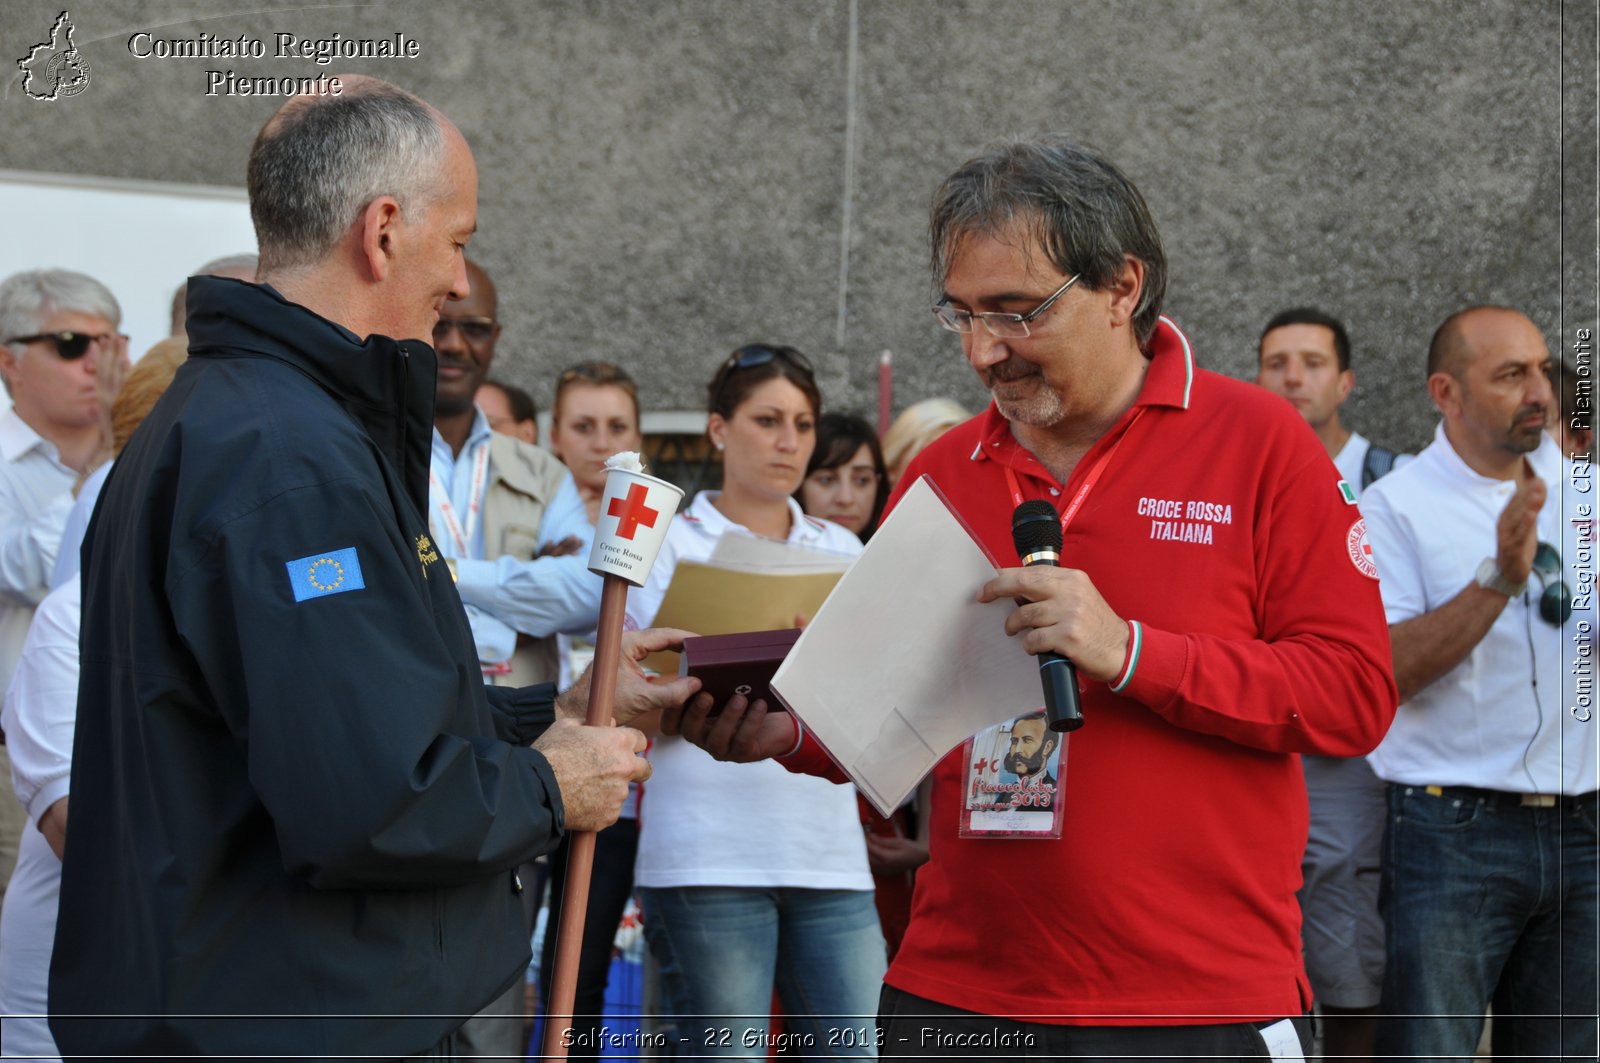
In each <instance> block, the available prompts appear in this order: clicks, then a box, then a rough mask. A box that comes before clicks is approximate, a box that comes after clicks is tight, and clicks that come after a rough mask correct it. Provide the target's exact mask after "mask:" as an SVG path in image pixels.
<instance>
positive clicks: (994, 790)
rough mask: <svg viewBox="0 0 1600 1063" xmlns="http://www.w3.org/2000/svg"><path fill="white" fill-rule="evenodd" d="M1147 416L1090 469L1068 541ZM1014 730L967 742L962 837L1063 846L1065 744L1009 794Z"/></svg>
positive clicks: (1066, 519) (1011, 478) (1016, 492)
mask: <svg viewBox="0 0 1600 1063" xmlns="http://www.w3.org/2000/svg"><path fill="white" fill-rule="evenodd" d="M1144 411H1145V408H1144V407H1140V408H1139V410H1138V411H1136V412H1135V413H1134V415H1133V417H1132V419H1130V420H1129V421H1128V425H1127V427H1126V428H1124V429H1123V430H1122V434H1121V435H1119V436H1118V437H1117V439H1116V441H1115V442H1114V443H1112V444H1111V446H1109V447H1107V448H1106V450H1105V451H1104V452H1103V453H1102V454H1101V455H1100V457H1098V458H1096V459H1095V461H1094V464H1092V465H1090V466H1089V471H1088V473H1087V474H1086V475H1085V476H1084V478H1083V483H1082V484H1081V485H1080V486H1079V487H1078V492H1077V494H1075V495H1073V496H1072V501H1071V502H1070V503H1069V504H1068V505H1067V508H1066V509H1065V510H1064V511H1062V513H1061V535H1062V538H1063V539H1065V538H1066V533H1067V525H1069V524H1071V523H1072V518H1073V517H1075V516H1077V514H1078V510H1079V509H1081V508H1083V503H1084V501H1085V500H1086V499H1087V498H1088V497H1089V492H1090V491H1091V490H1092V489H1093V488H1094V485H1095V484H1096V483H1098V482H1099V480H1100V474H1101V473H1103V472H1105V470H1106V466H1107V465H1109V464H1110V463H1111V458H1112V456H1113V455H1115V454H1116V452H1117V448H1118V447H1120V446H1122V441H1123V440H1124V439H1126V438H1127V437H1128V433H1129V432H1131V431H1132V430H1133V426H1134V425H1135V424H1136V423H1138V420H1139V418H1140V417H1141V416H1143V415H1144ZM1003 468H1004V469H1005V476H1006V484H1007V486H1008V487H1010V489H1011V500H1012V502H1013V503H1014V504H1015V505H1018V506H1020V505H1022V503H1023V501H1024V499H1023V497H1022V484H1021V483H1020V482H1018V480H1017V474H1016V472H1015V471H1014V470H1013V469H1012V468H1011V466H1009V465H1006V466H1003ZM1014 724H1015V721H1012V723H1010V724H1004V723H1001V724H995V725H994V726H993V727H990V728H988V729H986V730H983V731H980V732H978V734H976V735H974V736H973V737H972V738H969V739H968V740H967V743H966V774H965V776H964V777H963V778H964V781H963V792H964V794H965V797H964V798H963V800H962V802H961V806H960V816H959V820H958V824H957V835H958V836H959V837H962V838H985V839H995V840H1009V839H1027V838H1032V839H1041V840H1059V839H1060V837H1061V829H1062V822H1063V819H1064V814H1065V811H1066V802H1065V801H1062V800H1060V796H1061V793H1060V787H1061V785H1062V783H1063V782H1064V774H1063V772H1064V768H1065V766H1066V756H1065V753H1064V750H1063V745H1064V743H1058V744H1057V746H1056V748H1055V750H1054V751H1053V752H1052V753H1051V755H1050V758H1049V760H1048V761H1047V762H1046V763H1045V764H1044V765H1042V766H1041V770H1040V771H1039V772H1038V773H1036V778H1035V781H1034V782H1033V783H1031V784H1030V783H1028V782H1026V781H1024V780H1021V779H1019V780H1018V781H1017V782H1016V783H1013V784H1009V788H1008V784H1004V783H1001V782H999V776H998V772H999V770H1000V766H1001V765H1002V764H1004V763H1005V758H1006V753H1007V747H1008V745H1009V736H1008V734H1007V733H1006V731H1005V730H1003V729H1005V728H1009V727H1011V726H1013V725H1014ZM1052 772H1053V773H1054V778H1055V782H1054V783H1053V784H1044V783H1041V782H1039V781H1038V780H1042V779H1044V778H1049V777H1050V775H1051V773H1052ZM991 775H992V776H994V778H993V779H991V778H990V776H991Z"/></svg>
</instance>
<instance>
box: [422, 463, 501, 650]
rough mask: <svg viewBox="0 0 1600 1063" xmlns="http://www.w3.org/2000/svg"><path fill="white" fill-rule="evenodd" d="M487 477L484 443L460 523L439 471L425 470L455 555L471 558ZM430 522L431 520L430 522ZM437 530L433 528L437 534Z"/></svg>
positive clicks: (431, 495)
mask: <svg viewBox="0 0 1600 1063" xmlns="http://www.w3.org/2000/svg"><path fill="white" fill-rule="evenodd" d="M488 479H489V445H488V444H487V443H485V444H484V445H483V446H481V447H479V448H478V452H477V453H476V454H474V455H473V456H472V479H471V481H470V482H469V490H470V492H471V493H470V494H468V495H467V524H466V527H464V528H463V527H462V526H461V522H460V521H459V520H457V519H456V507H455V506H454V505H453V504H452V503H451V501H450V493H449V492H448V491H446V490H445V489H444V484H443V483H441V482H440V481H439V474H438V473H436V472H434V471H433V468H432V467H431V466H430V467H429V469H428V484H429V486H430V487H431V488H432V490H431V491H430V492H429V495H430V497H432V498H436V499H438V500H439V505H438V509H439V517H440V519H441V520H442V521H443V522H444V527H445V531H446V532H448V533H449V535H450V541H451V543H452V544H453V545H454V546H455V556H456V557H471V556H472V551H471V549H470V547H471V543H472V533H473V532H474V531H475V530H477V527H478V515H479V514H480V513H482V512H483V485H484V483H485V482H486V481H487V480H488ZM430 523H431V522H430ZM438 534H439V530H438V529H437V528H435V529H434V535H435V536H438ZM481 667H482V669H483V674H484V675H510V674H511V662H510V661H498V662H495V663H491V664H484V665H482V666H481Z"/></svg>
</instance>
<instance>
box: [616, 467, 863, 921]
mask: <svg viewBox="0 0 1600 1063" xmlns="http://www.w3.org/2000/svg"><path fill="white" fill-rule="evenodd" d="M716 496H717V493H716V492H714V491H702V492H700V493H699V494H698V495H696V496H695V498H694V501H693V502H691V503H690V504H689V508H688V509H687V510H685V511H684V512H683V513H680V514H678V515H677V516H676V517H674V518H673V521H672V524H671V525H670V526H669V527H668V529H667V538H666V541H665V542H664V543H663V544H662V547H661V553H660V555H659V556H658V557H657V559H656V564H655V568H653V569H652V570H651V572H650V579H649V580H648V581H647V582H646V583H645V585H644V586H643V587H641V588H639V589H638V590H637V591H634V592H633V593H632V594H630V595H629V596H628V615H629V617H630V618H632V620H633V621H634V622H635V623H636V624H638V626H640V627H648V626H649V624H650V621H651V620H653V619H654V618H655V615H656V612H657V610H659V609H660V608H661V600H662V598H663V597H665V595H666V593H667V585H668V584H670V583H671V582H672V573H673V570H674V569H675V568H676V567H677V564H678V562H679V561H683V560H689V561H703V560H705V559H706V558H708V557H710V556H711V551H712V549H713V548H714V547H715V546H716V543H717V540H718V539H719V538H721V537H722V534H723V533H724V532H726V531H728V530H730V529H734V530H736V533H744V534H750V532H749V531H748V529H746V528H744V527H743V526H741V525H738V524H734V523H733V522H732V521H730V520H728V518H726V517H724V516H723V515H722V513H721V512H720V511H718V510H717V508H716V507H715V506H714V505H712V504H711V503H712V499H714V498H715V497H716ZM789 512H790V521H791V524H790V531H789V542H790V543H793V544H794V545H796V546H804V547H807V548H809V549H815V550H831V551H833V552H835V553H840V554H848V555H855V554H858V553H860V552H861V542H860V540H858V539H857V538H856V537H855V536H854V535H853V534H851V533H850V532H849V531H848V530H846V529H844V528H841V527H840V526H839V525H837V524H830V523H829V522H827V521H825V520H817V519H815V518H812V517H807V516H806V515H805V514H804V513H802V512H801V510H800V507H799V505H797V504H796V503H795V502H794V501H793V500H792V499H791V500H790V502H789ZM650 763H651V767H652V768H653V769H654V774H652V775H651V777H650V781H649V782H647V783H645V784H644V793H643V796H642V797H641V799H640V801H639V858H638V863H637V865H636V868H635V872H634V881H635V882H636V883H637V884H638V885H640V886H654V887H673V886H799V887H806V888H810V889H846V890H870V889H872V876H871V874H870V873H869V872H868V870H867V848H866V843H865V841H864V840H863V837H862V833H861V819H860V816H859V815H858V813H857V808H856V796H855V790H854V788H852V787H850V786H848V785H843V784H839V783H831V782H827V781H826V780H823V779H818V778H814V777H812V776H808V775H796V774H794V773H793V772H789V771H786V770H784V769H783V768H782V767H780V766H779V765H778V764H776V763H775V762H773V761H770V760H764V761H758V762H757V763H754V764H724V763H720V762H718V761H715V760H712V759H711V756H710V754H708V753H706V752H705V751H704V750H702V749H700V748H698V747H696V746H693V745H691V744H690V743H688V742H686V741H684V740H683V739H681V738H672V737H660V738H657V739H656V740H655V742H654V743H653V744H652V746H651V748H650Z"/></svg>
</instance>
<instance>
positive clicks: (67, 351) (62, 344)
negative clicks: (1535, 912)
mask: <svg viewBox="0 0 1600 1063" xmlns="http://www.w3.org/2000/svg"><path fill="white" fill-rule="evenodd" d="M113 339H126V337H125V336H123V335H122V333H120V332H101V333H98V334H96V335H90V334H89V333H87V332H67V331H62V332H41V333H39V334H38V335H37V336H13V337H11V338H10V339H9V340H6V342H7V343H44V342H46V341H49V342H50V343H53V344H55V347H56V357H57V358H60V359H61V360H62V361H63V362H75V361H77V360H78V359H79V358H82V357H83V356H84V355H85V354H88V353H89V345H90V344H91V343H95V344H99V345H100V346H102V347H104V346H105V345H106V344H107V343H109V342H111V340H113Z"/></svg>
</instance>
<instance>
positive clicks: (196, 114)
mask: <svg viewBox="0 0 1600 1063" xmlns="http://www.w3.org/2000/svg"><path fill="white" fill-rule="evenodd" d="M60 10H61V4H60V0H51V2H48V3H47V2H40V0H6V2H5V4H4V7H3V9H0V44H3V47H0V58H4V59H5V60H6V63H7V68H8V70H14V67H11V66H10V64H11V63H12V61H13V60H14V58H15V57H19V56H21V55H23V54H24V53H25V52H26V50H27V48H28V46H29V45H31V44H33V43H35V42H36V41H37V40H38V39H39V38H40V37H41V36H42V35H43V34H44V33H45V32H47V31H48V28H49V25H50V23H51V22H52V21H53V20H54V18H55V16H56V15H57V13H58V12H59V11H60ZM246 10H248V11H250V12H253V13H244V12H245V11H246ZM71 12H72V16H73V19H74V21H75V23H76V25H77V33H78V37H77V43H78V45H79V47H80V48H81V49H82V50H83V52H84V55H85V56H86V57H87V58H88V59H89V61H90V63H91V65H92V72H93V80H92V84H91V85H90V87H89V88H88V89H87V90H86V91H84V92H83V93H82V94H80V95H78V96H76V97H73V98H71V99H66V100H58V101H55V102H53V103H48V104H46V103H40V102H37V101H32V100H27V99H25V98H23V96H22V94H21V92H20V90H19V87H18V84H17V79H16V78H15V77H13V78H12V80H11V81H10V83H9V84H8V85H7V86H6V92H5V95H4V97H3V99H0V116H3V128H4V135H3V136H0V167H6V168H15V169H24V170H56V169H73V170H76V171H78V172H84V173H91V174H98V175H106V176H115V177H131V178H145V179H161V180H175V181H185V182H203V183H215V184H232V185H237V184H241V183H242V181H243V169H244V163H245V158H246V155H247V151H248V147H249V142H250V139H251V137H252V136H253V134H254V132H255V130H256V129H257V128H258V127H259V126H260V124H261V122H262V121H263V120H264V119H265V118H266V117H267V115H268V114H269V113H270V112H271V111H272V110H273V109H274V108H275V106H276V105H277V102H279V101H277V100H273V99H264V98H243V97H231V98H229V97H220V96H219V97H207V96H206V95H205V89H206V76H205V71H206V70H207V69H233V70H235V71H237V72H238V73H239V74H241V75H252V76H253V75H264V74H265V75H274V76H284V75H294V76H299V75H305V74H316V73H319V72H320V73H327V72H337V71H341V70H355V71H361V72H370V73H375V74H378V75H380V76H383V77H387V78H390V79H392V80H394V81H396V82H398V83H400V84H402V85H405V86H406V87H408V88H411V89H413V90H415V91H416V92H418V93H419V94H421V95H422V96H423V97H425V98H426V99H428V100H429V101H431V102H433V103H435V104H436V105H438V106H439V107H440V108H441V109H442V110H443V111H444V112H445V113H446V114H448V115H450V116H451V117H452V118H453V119H454V120H455V121H456V122H457V123H458V124H459V125H460V126H461V128H462V129H463V131H464V132H465V133H466V135H467V137H468V139H469V140H470V141H471V142H472V144H473V146H474V149H475V150H476V152H477V157H478V163H479V167H480V171H481V175H482V178H481V190H480V231H479V235H478V237H477V239H476V240H475V241H474V244H473V254H474V256H475V257H476V258H478V259H479V260H480V261H481V262H482V263H483V264H484V265H485V266H486V267H487V268H488V269H489V270H490V272H491V273H492V274H493V275H494V276H495V278H496V279H497V281H498V282H499V286H500V293H501V299H502V316H503V317H504V319H505V325H506V330H505V337H504V339H503V340H502V343H501V348H502V358H503V359H504V363H505V364H504V365H502V366H501V367H500V371H501V372H502V373H503V374H504V375H505V376H506V377H508V378H510V379H512V380H514V381H516V382H519V383H522V384H524V385H527V386H529V387H530V388H531V389H532V390H533V391H534V392H535V394H536V395H537V396H538V397H539V398H540V399H541V400H545V401H547V400H548V397H549V394H550V384H551V382H552V381H553V377H554V375H555V373H556V371H557V370H558V369H559V368H560V367H561V366H563V365H565V364H567V363H569V362H571V361H574V360H577V359H580V358H592V357H605V358H610V359H613V360H616V361H618V362H621V363H622V364H624V365H626V366H628V367H629V368H630V369H632V370H633V371H634V372H635V373H636V375H637V376H638V377H639V379H640V381H641V383H642V384H643V386H644V388H645V390H646V393H647V395H648V396H649V398H650V401H651V404H652V405H654V406H659V407H679V408H694V407H698V406H699V404H700V402H701V389H702V385H703V383H704V381H705V380H706V379H707V378H708V377H709V375H710V372H711V369H712V367H713V365H714V363H715V362H716V361H717V359H718V358H719V357H720V356H722V355H724V354H725V353H726V352H727V351H728V350H730V349H731V348H732V347H734V346H735V345H737V344H739V343H742V342H745V341H747V340H751V339H756V338H765V339H770V340H775V341H782V342H789V343H793V344H796V345H797V346H799V347H801V348H802V349H804V350H806V351H807V352H809V353H811V354H813V355H814V356H815V358H816V360H817V362H818V363H819V367H820V369H821V378H822V381H823V384H824V386H825V391H826V395H827V398H828V401H829V403H830V405H832V406H835V407H843V408H855V409H858V410H860V411H863V412H866V411H868V410H870V409H871V408H872V407H873V404H874V401H875V399H874V395H875V391H874V388H875V379H876V371H875V364H876V359H877V355H878V352H879V351H881V350H883V349H886V348H887V349H890V350H892V351H894V352H895V355H896V358H897V366H898V372H897V389H896V406H897V407H900V406H904V405H905V404H907V403H909V402H911V401H914V400H916V399H920V398H924V397H927V396H929V395H934V394H950V395H954V396H956V397H958V398H960V399H962V400H964V401H966V402H968V403H969V404H970V405H972V406H974V407H976V406H977V405H978V404H979V403H980V402H981V401H982V398H983V396H982V392H981V390H980V389H979V388H978V386H977V385H976V383H975V381H974V380H973V379H972V376H971V373H970V371H969V370H968V369H967V368H966V366H965V364H964V363H963V362H962V360H961V357H960V353H959V348H958V346H957V344H956V342H955V340H954V338H953V337H950V336H948V335H947V334H944V333H941V332H940V331H938V329H937V328H936V326H935V325H934V322H933V320H932V317H931V315H930V314H929V313H928V309H927V308H928V305H929V302H930V288H929V282H928V277H927V271H926V258H927V252H926V247H925V210H926V205H927V202H928V199H929V197H930V195H931V193H932V192H933V189H934V187H935V186H936V184H937V183H938V181H939V179H940V178H941V177H942V176H943V175H944V174H945V173H947V172H948V171H949V170H950V169H952V168H953V167H954V166H955V165H957V164H959V163H960V162H961V161H962V160H963V159H964V158H965V157H967V156H968V155H969V154H971V153H972V152H973V151H974V150H975V149H976V148H977V147H979V146H980V145H981V144H982V143H983V142H984V140H985V139H986V138H988V137H990V136H993V135H996V134H1003V133H1027V132H1032V131H1040V130H1063V131H1067V132H1070V133H1071V134H1073V135H1075V136H1077V137H1079V138H1081V139H1083V140H1086V141H1088V142H1090V143H1093V144H1096V145H1098V146H1099V147H1101V148H1103V149H1104V150H1106V151H1107V152H1109V153H1110V154H1111V155H1112V156H1113V157H1114V158H1115V159H1117V160H1118V161H1119V162H1120V164H1121V165H1122V166H1123V167H1124V168H1125V169H1126V170H1127V171H1128V172H1129V173H1130V174H1131V175H1132V176H1133V178H1134V179H1135V181H1136V182H1138V183H1139V185H1140V186H1141V187H1142V189H1143V190H1144V192H1145V194H1146V196H1147V198H1148V199H1149V201H1150V204H1151V207H1152V209H1153V210H1154V213H1155V215H1156V218H1157V221H1158V222H1159V224H1160V225H1161V227H1162V230H1163V234H1164V237H1165V240H1166V244H1167V247H1168V251H1169V254H1170V256H1171V259H1172V278H1171V284H1170V288H1169V301H1168V311H1169V312H1170V313H1171V314H1172V315H1173V316H1174V317H1175V318H1176V319H1177V320H1178V321H1179V322H1180V324H1182V325H1184V326H1185V327H1186V328H1187V329H1188V330H1189V331H1190V333H1191V335H1192V337H1193V338H1194V340H1195V343H1196V348H1197V350H1198V352H1199V354H1200V358H1201V361H1202V362H1203V363H1204V364H1205V365H1208V366H1209V367H1211V368H1214V369H1218V370H1221V371H1223V372H1227V373H1231V374H1234V375H1248V374H1250V373H1253V369H1254V350H1255V340H1256V336H1257V333H1258V330H1259V328H1260V325H1261V323H1262V322H1263V321H1264V320H1265V319H1266V318H1267V317H1268V316H1269V315H1270V314H1271V313H1273V312H1274V311H1275V310H1278V309H1281V308H1283V307H1284V306H1286V305H1289V304H1293V303H1300V302H1312V303H1316V304H1319V305H1322V306H1324V307H1326V308H1328V309H1330V310H1332V311H1333V312H1335V313H1337V314H1340V315H1342V316H1343V317H1345V319H1346V320H1347V321H1348V323H1349V325H1350V329H1351V332H1352V335H1353V337H1354V342H1355V346H1356V358H1357V365H1356V368H1357V372H1358V387H1357V393H1356V399H1355V400H1354V405H1353V407H1352V408H1351V410H1350V419H1351V420H1352V421H1353V422H1354V423H1355V424H1356V425H1357V426H1359V427H1361V428H1362V429H1364V430H1366V431H1368V432H1369V434H1372V435H1374V436H1376V437H1379V438H1381V439H1385V440H1388V441H1391V442H1393V443H1396V444H1399V445H1402V446H1407V447H1416V446H1419V445H1421V444H1423V443H1424V442H1425V441H1426V439H1427V437H1428V434H1429V433H1430V431H1431V425H1432V422H1433V417H1432V410H1431V406H1430V405H1429V404H1428V402H1427V400H1426V397H1425V395H1424V393H1423V390H1422V370H1421V364H1422V363H1421V359H1422V356H1423V352H1424V350H1425V347H1426V343H1427V339H1428V336H1429V335H1430V334H1431V332H1432V330H1433V328H1434V326H1435V325H1437V323H1438V322H1439V321H1440V320H1441V319H1442V318H1443V317H1444V316H1445V315H1446V314H1447V313H1449V312H1451V311H1452V310H1454V309H1457V308H1459V307H1460V306H1463V305H1465V304H1467V303H1470V302H1476V301H1495V302H1504V303H1509V304H1511V305H1514V306H1518V307H1521V308H1524V309H1526V310H1527V311H1528V312H1529V313H1531V314H1532V315H1533V317H1534V319H1535V320H1536V321H1538V322H1539V323H1540V324H1541V326H1543V327H1544V328H1545V330H1546V332H1547V334H1548V335H1549V337H1550V339H1551V342H1552V344H1562V345H1568V344H1570V343H1571V342H1572V340H1573V338H1574V335H1575V332H1576V329H1577V328H1578V327H1580V326H1587V327H1591V328H1592V327H1594V320H1593V319H1594V315H1595V310H1596V306H1595V284H1596V278H1595V254H1594V252H1595V191H1594V160H1595V102H1594V101H1595V84H1594V81H1595V63H1594V59H1595V5H1594V3H1593V2H1592V0H1590V2H1568V3H1565V4H1563V3H1561V2H1558V0H1457V2H1423V0H1408V2H1398V0H1397V2H1388V3H1378V2H1369V0H1306V2H1300V3H1292V4H1287V3H1282V2H1281V0H1233V2H1222V0H1192V2H1183V0H1137V2H1135V0H1122V2H1111V3H1079V2H1066V0H857V2H856V3H852V2H851V0H787V2H782V0H746V2H736V0H701V2H692V0H673V2H660V3H628V2H622V0H597V2H593V3H579V2H576V0H539V2H527V3H522V2H509V0H501V2H480V3H473V4H465V3H437V4H428V3H411V2H396V3H384V4H374V5H366V6H360V7H339V8H332V9H318V10H303V9H300V5H299V4H297V3H292V2H290V3H271V2H256V3H251V4H248V5H245V4H240V5H236V6H235V5H227V4H221V3H217V2H215V0H211V2H203V0H83V2H80V3H76V4H74V5H72V7H71ZM139 30H149V31H152V32H153V33H154V34H155V36H157V37H162V38H171V37H183V38H193V37H195V36H196V35H197V34H199V33H200V32H201V31H202V30H204V31H207V32H209V33H212V34H216V35H219V36H226V37H237V36H238V35H239V34H248V35H251V36H254V37H260V38H264V39H266V40H267V42H268V45H269V49H270V45H271V42H272V34H274V33H277V32H280V31H285V32H292V33H296V34H299V35H300V36H302V37H322V36H327V35H330V34H332V33H335V32H337V33H340V34H343V35H344V36H346V37H382V36H385V35H389V34H393V33H395V32H403V33H405V34H407V35H409V36H410V37H414V38H416V40H417V41H418V42H419V45H420V49H421V57H420V58H418V59H415V60H394V61H377V60H373V61H351V60H339V61H336V62H335V63H334V64H333V65H331V66H326V67H319V66H317V65H316V64H314V63H312V62H310V61H307V60H288V59H283V60H280V59H274V58H271V57H269V58H266V59H262V60H250V59H246V60H217V59H210V60H207V59H176V58H173V59H158V58H149V59H138V58H135V57H133V56H132V55H130V53H129V49H128V38H129V36H130V35H131V34H133V33H134V32H136V31H139ZM0 225H3V211H0ZM0 238H3V236H0ZM174 239H181V234H174ZM845 252H847V254H845ZM841 308H842V309H841Z"/></svg>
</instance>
